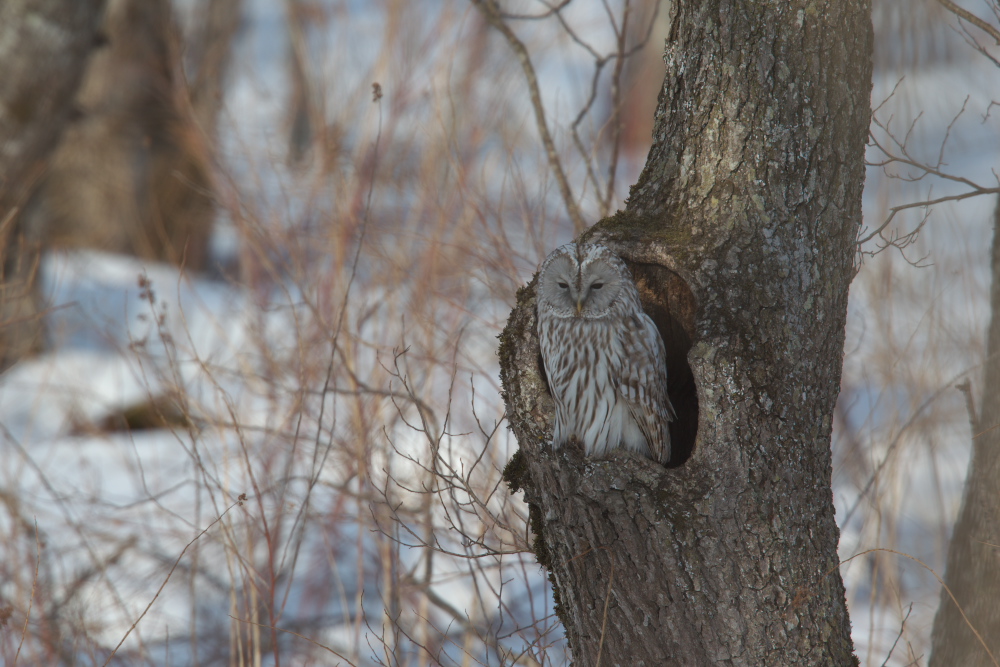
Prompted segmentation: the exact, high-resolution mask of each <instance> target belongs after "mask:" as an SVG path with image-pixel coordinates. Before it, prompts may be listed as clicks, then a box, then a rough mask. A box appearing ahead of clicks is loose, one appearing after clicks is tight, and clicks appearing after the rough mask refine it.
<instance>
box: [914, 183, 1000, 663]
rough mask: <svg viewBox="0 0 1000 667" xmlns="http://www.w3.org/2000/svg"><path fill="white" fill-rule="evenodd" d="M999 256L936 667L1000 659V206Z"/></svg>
mask: <svg viewBox="0 0 1000 667" xmlns="http://www.w3.org/2000/svg"><path fill="white" fill-rule="evenodd" d="M992 259H993V287H992V289H991V291H990V307H991V308H992V311H993V317H992V321H991V322H990V328H989V331H988V332H987V338H986V354H987V357H986V381H985V383H984V387H983V400H982V407H981V411H980V415H979V417H976V414H975V410H974V409H971V403H970V415H969V419H970V422H971V423H972V457H971V459H970V460H969V472H968V474H967V476H966V481H965V490H964V492H963V494H962V509H961V510H960V511H959V515H958V521H957V522H956V523H955V528H954V531H953V533H952V537H951V544H950V545H949V547H948V566H947V570H946V571H945V576H944V583H945V585H946V586H947V587H948V589H950V590H951V593H952V595H954V596H955V599H954V600H953V599H952V597H951V595H949V594H948V590H946V589H941V604H940V606H938V611H937V615H936V616H935V618H934V630H933V631H932V633H931V659H930V663H929V667H951V666H952V665H966V666H967V667H983V666H986V665H996V664H997V659H998V658H1000V547H998V546H997V545H1000V493H998V492H997V484H998V480H1000V429H998V428H997V425H998V424H1000V203H998V205H997V209H996V212H995V214H994V223H993V256H992ZM967 391H968V390H967ZM956 600H957V601H958V605H956V604H955V601H956ZM959 605H960V606H961V610H960V609H959ZM963 612H964V614H965V617H963ZM970 625H971V627H970ZM973 628H975V632H974V631H973ZM977 633H978V637H977ZM984 644H985V646H984ZM991 654H992V655H991Z"/></svg>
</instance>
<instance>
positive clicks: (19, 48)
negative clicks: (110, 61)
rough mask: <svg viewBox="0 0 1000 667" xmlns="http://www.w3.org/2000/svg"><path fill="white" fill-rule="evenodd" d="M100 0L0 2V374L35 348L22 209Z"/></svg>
mask: <svg viewBox="0 0 1000 667" xmlns="http://www.w3.org/2000/svg"><path fill="white" fill-rule="evenodd" d="M103 7H104V0H4V2H2V3H0V71H2V72H3V75H2V76H0V266H2V275H0V370H3V369H5V368H7V366H9V365H10V364H11V363H12V362H13V361H15V360H16V359H18V358H20V357H21V356H23V355H24V354H25V353H27V352H28V351H30V350H32V349H35V348H37V347H38V346H39V345H40V344H41V323H40V321H39V314H38V304H37V301H36V298H35V290H34V288H33V284H32V283H33V280H34V274H35V270H36V268H37V266H38V258H39V249H38V244H37V242H36V241H35V240H33V239H31V238H29V237H28V236H27V235H26V234H24V233H23V228H22V225H21V216H20V215H19V212H20V207H21V206H23V204H24V202H25V201H26V199H27V195H28V194H29V193H30V191H31V189H32V188H33V186H34V184H35V182H37V180H38V179H39V178H40V177H41V175H42V173H43V172H44V170H45V166H46V161H47V159H48V157H49V155H50V154H51V153H52V151H53V150H54V149H55V147H56V144H57V143H58V141H59V137H60V135H61V134H62V130H63V128H64V127H65V126H66V124H67V123H68V121H69V119H70V117H71V116H72V112H73V104H72V101H73V97H74V95H75V94H76V90H77V87H78V86H79V85H80V81H81V79H82V77H83V71H84V67H85V65H86V63H87V58H88V56H89V54H90V52H91V50H92V49H93V48H94V46H95V45H96V43H97V34H98V27H99V25H100V19H101V14H102V11H103Z"/></svg>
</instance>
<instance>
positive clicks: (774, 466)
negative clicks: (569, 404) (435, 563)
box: [500, 0, 872, 666]
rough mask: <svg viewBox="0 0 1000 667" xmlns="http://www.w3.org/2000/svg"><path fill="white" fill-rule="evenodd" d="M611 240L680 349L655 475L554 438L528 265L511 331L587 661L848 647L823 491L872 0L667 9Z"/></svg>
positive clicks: (854, 219) (530, 473) (544, 512)
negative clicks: (649, 102) (650, 134)
mask: <svg viewBox="0 0 1000 667" xmlns="http://www.w3.org/2000/svg"><path fill="white" fill-rule="evenodd" d="M671 11H672V12H673V14H672V16H671V32H670V36H669V38H668V40H667V48H666V55H665V60H666V63H667V72H666V77H665V81H664V87H663V91H662V93H661V97H660V102H659V106H658V109H657V113H656V125H655V130H654V144H653V147H652V149H651V150H650V153H649V157H648V160H647V163H646V167H645V170H644V171H643V174H642V175H641V176H640V179H639V182H638V183H637V184H636V185H635V186H634V187H633V189H632V193H631V198H630V200H629V202H628V206H627V208H626V210H625V211H624V212H621V213H618V214H616V215H615V216H613V217H611V218H608V219H605V220H603V221H601V222H600V223H599V224H597V225H595V227H593V228H592V229H591V230H588V232H586V233H585V234H583V237H582V238H583V240H585V241H589V242H600V243H604V244H607V245H610V246H611V247H613V248H614V249H616V250H617V251H618V252H619V253H620V254H621V255H622V256H623V257H624V258H625V259H626V260H627V261H629V262H630V265H631V266H632V268H633V272H634V274H635V277H636V280H637V283H638V284H639V287H640V292H641V294H642V297H643V305H644V307H645V308H646V310H647V312H649V313H650V315H651V316H652V317H653V318H654V320H655V321H656V322H657V325H658V327H659V328H660V331H661V333H662V334H663V335H664V340H665V342H666V344H667V347H668V357H669V358H668V370H669V374H670V378H671V380H670V394H671V398H672V400H673V402H674V405H675V406H676V407H677V409H678V412H679V413H680V415H681V419H680V420H679V422H678V423H677V424H676V428H675V429H674V431H673V432H672V436H673V438H674V441H675V459H674V460H673V461H672V464H671V466H670V467H669V468H667V469H664V468H663V467H661V466H658V465H656V464H654V463H652V462H650V461H647V460H645V459H638V458H636V457H634V456H632V455H631V454H626V453H617V454H616V455H615V456H613V457H612V459H611V460H609V461H594V460H585V459H583V458H582V456H581V455H580V454H579V453H578V452H575V451H571V450H568V449H567V450H564V451H562V452H560V453H559V454H553V453H552V452H551V451H550V449H549V448H548V447H547V443H548V442H549V441H550V439H551V425H550V420H551V415H552V406H551V399H550V398H549V396H548V392H547V389H546V385H545V379H544V375H543V373H542V369H541V364H540V362H539V355H538V345H537V337H536V326H535V301H534V282H532V283H531V284H529V285H528V287H527V288H526V289H523V290H521V291H520V292H519V294H518V304H517V307H516V308H515V309H514V311H513V312H512V313H511V316H510V320H509V321H508V326H507V328H506V329H505V331H504V333H503V334H502V336H501V348H500V363H501V376H502V380H503V384H504V398H505V400H506V403H507V414H508V417H509V419H510V425H511V428H512V429H513V430H514V432H515V434H516V436H517V438H518V442H519V443H520V445H521V450H520V452H519V453H518V454H517V455H516V456H515V458H514V459H513V460H512V461H511V463H510V464H509V465H508V468H507V470H506V471H505V476H506V478H507V479H508V481H510V482H511V486H512V487H513V488H515V489H518V488H520V489H523V490H524V492H525V499H526V500H527V501H528V503H529V508H530V511H531V524H532V525H531V528H532V530H533V532H534V533H535V535H536V542H535V551H536V555H537V557H538V559H539V562H541V563H542V564H543V565H545V566H546V567H547V568H548V570H549V572H550V573H551V576H552V579H553V583H554V585H555V594H556V600H557V610H558V613H559V615H560V617H561V618H562V620H563V623H564V624H565V626H566V631H567V635H568V637H569V642H570V646H571V649H572V651H573V655H574V660H575V664H577V665H595V664H598V663H599V662H600V663H602V664H606V665H609V664H621V665H626V664H627V665H649V666H652V665H710V664H731V665H853V664H856V659H855V657H854V655H853V645H852V642H851V636H850V623H849V620H848V616H847V610H846V604H845V599H844V589H843V583H842V581H841V578H840V574H839V569H838V557H837V542H838V537H839V531H838V529H837V525H836V522H835V521H834V508H833V498H832V493H831V489H830V476H831V456H830V433H831V427H832V414H833V409H834V404H835V402H836V398H837V394H838V391H839V383H840V374H841V368H842V357H843V344H844V327H845V321H846V314H847V295H848V287H849V285H850V282H851V279H852V277H853V275H854V266H853V258H854V253H855V242H856V238H857V232H858V229H859V225H860V221H861V192H862V187H863V183H864V163H863V155H864V146H865V139H866V136H867V130H868V122H869V115H870V109H869V94H870V90H871V52H872V34H871V8H870V3H869V2H868V1H867V0H829V1H827V2H805V1H804V0H795V1H793V2H786V1H785V0H770V1H768V2H745V1H734V2H728V1H725V0H690V1H686V2H684V1H682V2H677V3H675V4H674V6H673V7H672V9H671Z"/></svg>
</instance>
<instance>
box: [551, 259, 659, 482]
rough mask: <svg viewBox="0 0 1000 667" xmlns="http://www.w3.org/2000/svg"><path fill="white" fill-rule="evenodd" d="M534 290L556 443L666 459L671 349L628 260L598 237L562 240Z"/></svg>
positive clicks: (588, 450) (601, 452) (596, 453)
mask: <svg viewBox="0 0 1000 667" xmlns="http://www.w3.org/2000/svg"><path fill="white" fill-rule="evenodd" d="M537 294H538V300H537V301H538V337H539V343H540V346H541V352H542V361H543V363H544V365H545V374H546V375H547V376H548V380H549V389H550V390H551V392H552V398H553V399H555V404H556V423H555V435H554V437H553V441H552V445H553V447H555V448H557V449H558V448H559V447H561V446H562V445H564V444H566V443H567V442H569V440H570V439H572V438H574V437H575V438H576V439H577V441H578V442H579V443H580V444H581V445H582V446H583V449H584V452H585V453H586V454H587V455H588V456H602V455H605V454H607V453H608V452H610V451H611V450H613V449H616V448H618V447H625V448H626V449H631V450H632V451H635V452H638V453H640V454H642V455H644V456H647V457H649V458H651V459H653V460H655V461H658V462H659V463H666V462H667V461H668V460H669V459H670V432H669V431H668V430H667V424H668V422H670V421H672V420H674V419H675V418H676V415H675V413H674V408H673V406H672V405H671V404H670V399H669V398H668V397H667V366H666V351H665V349H664V346H663V339H662V338H660V333H659V331H657V329H656V325H654V324H653V320H651V319H650V318H649V316H648V315H646V313H644V312H643V310H642V306H641V305H640V304H639V292H638V290H637V289H636V287H635V283H633V282H632V276H631V274H630V272H629V270H628V267H627V266H625V263H624V262H623V261H622V260H621V259H619V258H618V256H617V255H615V254H614V253H612V252H611V251H610V250H609V249H608V248H606V247H604V246H601V245H590V244H576V243H570V244H568V245H564V246H562V247H560V248H556V249H555V250H554V251H553V252H552V254H550V255H549V256H548V257H547V258H546V259H545V262H544V263H543V264H542V268H541V271H540V274H539V278H538V290H537Z"/></svg>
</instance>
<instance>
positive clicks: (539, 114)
mask: <svg viewBox="0 0 1000 667" xmlns="http://www.w3.org/2000/svg"><path fill="white" fill-rule="evenodd" d="M472 4H474V5H475V6H476V7H478V8H479V10H480V11H481V12H482V13H483V16H485V17H486V21H487V23H489V24H490V25H491V26H493V28H494V29H496V30H497V31H498V32H499V33H500V34H501V35H503V36H504V39H506V40H507V43H508V44H509V45H510V48H511V50H512V51H514V54H515V55H516V56H517V59H518V61H519V62H520V63H521V69H523V70H524V78H525V79H527V83H528V94H529V96H530V97H531V106H532V108H533V109H534V111H535V123H536V125H537V126H538V134H539V135H540V136H541V138H542V145H543V146H544V147H545V155H546V156H547V157H548V160H549V168H551V169H552V173H553V174H554V175H555V178H556V183H557V184H558V186H559V192H560V194H562V198H563V203H564V204H565V205H566V213H567V214H568V215H569V218H570V220H572V221H573V230H574V232H575V233H576V234H580V233H581V232H583V230H584V229H586V228H587V224H586V223H585V222H584V221H583V216H582V214H581V213H580V207H579V206H578V205H577V203H576V199H575V198H574V196H573V190H572V188H570V185H569V181H568V180H567V178H566V173H565V172H564V171H563V167H562V161H561V160H560V159H559V154H558V153H557V152H556V145H555V142H554V141H552V135H551V134H550V133H549V127H548V124H547V123H546V122H545V107H544V106H543V105H542V95H541V92H540V91H539V88H538V75H537V74H535V67H534V65H532V64H531V57H530V56H529V55H528V49H527V48H526V47H525V46H524V42H522V41H521V40H520V39H518V37H517V35H515V34H514V31H513V30H511V29H510V26H508V25H507V24H506V23H505V22H504V20H503V17H502V16H501V15H500V10H499V9H498V8H497V6H496V2H495V0H472Z"/></svg>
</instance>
